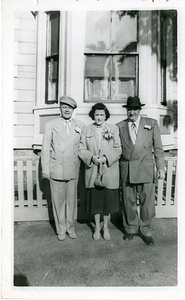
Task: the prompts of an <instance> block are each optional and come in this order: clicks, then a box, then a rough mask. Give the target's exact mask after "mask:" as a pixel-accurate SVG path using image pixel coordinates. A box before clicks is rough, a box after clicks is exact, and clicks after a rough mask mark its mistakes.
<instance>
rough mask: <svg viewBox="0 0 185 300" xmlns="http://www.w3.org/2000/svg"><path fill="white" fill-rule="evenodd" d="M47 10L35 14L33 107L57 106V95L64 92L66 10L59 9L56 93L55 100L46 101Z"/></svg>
mask: <svg viewBox="0 0 185 300" xmlns="http://www.w3.org/2000/svg"><path fill="white" fill-rule="evenodd" d="M48 13H49V11H39V12H38V15H37V41H36V43H37V55H36V65H37V69H36V93H35V107H34V108H35V109H37V108H38V107H40V108H44V107H48V106H49V107H50V108H52V107H56V106H59V97H60V96H61V95H63V94H65V93H66V49H67V36H66V28H67V12H66V11H60V25H59V62H58V95H57V101H54V102H55V103H53V102H52V101H51V102H50V103H46V57H47V52H46V51H47V45H46V35H47V22H46V21H47V14H48Z"/></svg>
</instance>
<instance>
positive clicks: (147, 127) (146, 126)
mask: <svg viewBox="0 0 185 300" xmlns="http://www.w3.org/2000/svg"><path fill="white" fill-rule="evenodd" d="M144 129H148V130H151V129H152V127H151V126H150V125H145V126H144Z"/></svg>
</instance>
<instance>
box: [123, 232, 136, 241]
mask: <svg viewBox="0 0 185 300" xmlns="http://www.w3.org/2000/svg"><path fill="white" fill-rule="evenodd" d="M133 237H134V234H133V233H126V234H125V235H124V237H123V239H124V240H125V241H131V240H133Z"/></svg>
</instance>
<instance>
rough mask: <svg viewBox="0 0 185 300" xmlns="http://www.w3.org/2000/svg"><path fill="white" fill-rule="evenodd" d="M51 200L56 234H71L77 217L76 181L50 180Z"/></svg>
mask: <svg viewBox="0 0 185 300" xmlns="http://www.w3.org/2000/svg"><path fill="white" fill-rule="evenodd" d="M50 187H51V200H52V207H53V215H54V220H55V226H56V231H57V234H63V233H65V232H68V233H70V232H73V231H74V225H73V221H74V219H75V218H76V217H77V179H72V180H69V181H61V180H54V179H50Z"/></svg>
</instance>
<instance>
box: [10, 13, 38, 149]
mask: <svg viewBox="0 0 185 300" xmlns="http://www.w3.org/2000/svg"><path fill="white" fill-rule="evenodd" d="M14 24H15V25H14V121H13V122H14V149H21V148H22V149H31V148H32V144H33V134H34V132H33V128H34V119H33V107H34V103H35V86H36V84H35V73H36V72H35V71H36V19H35V18H34V16H33V15H32V13H31V12H16V13H15V18H14Z"/></svg>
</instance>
